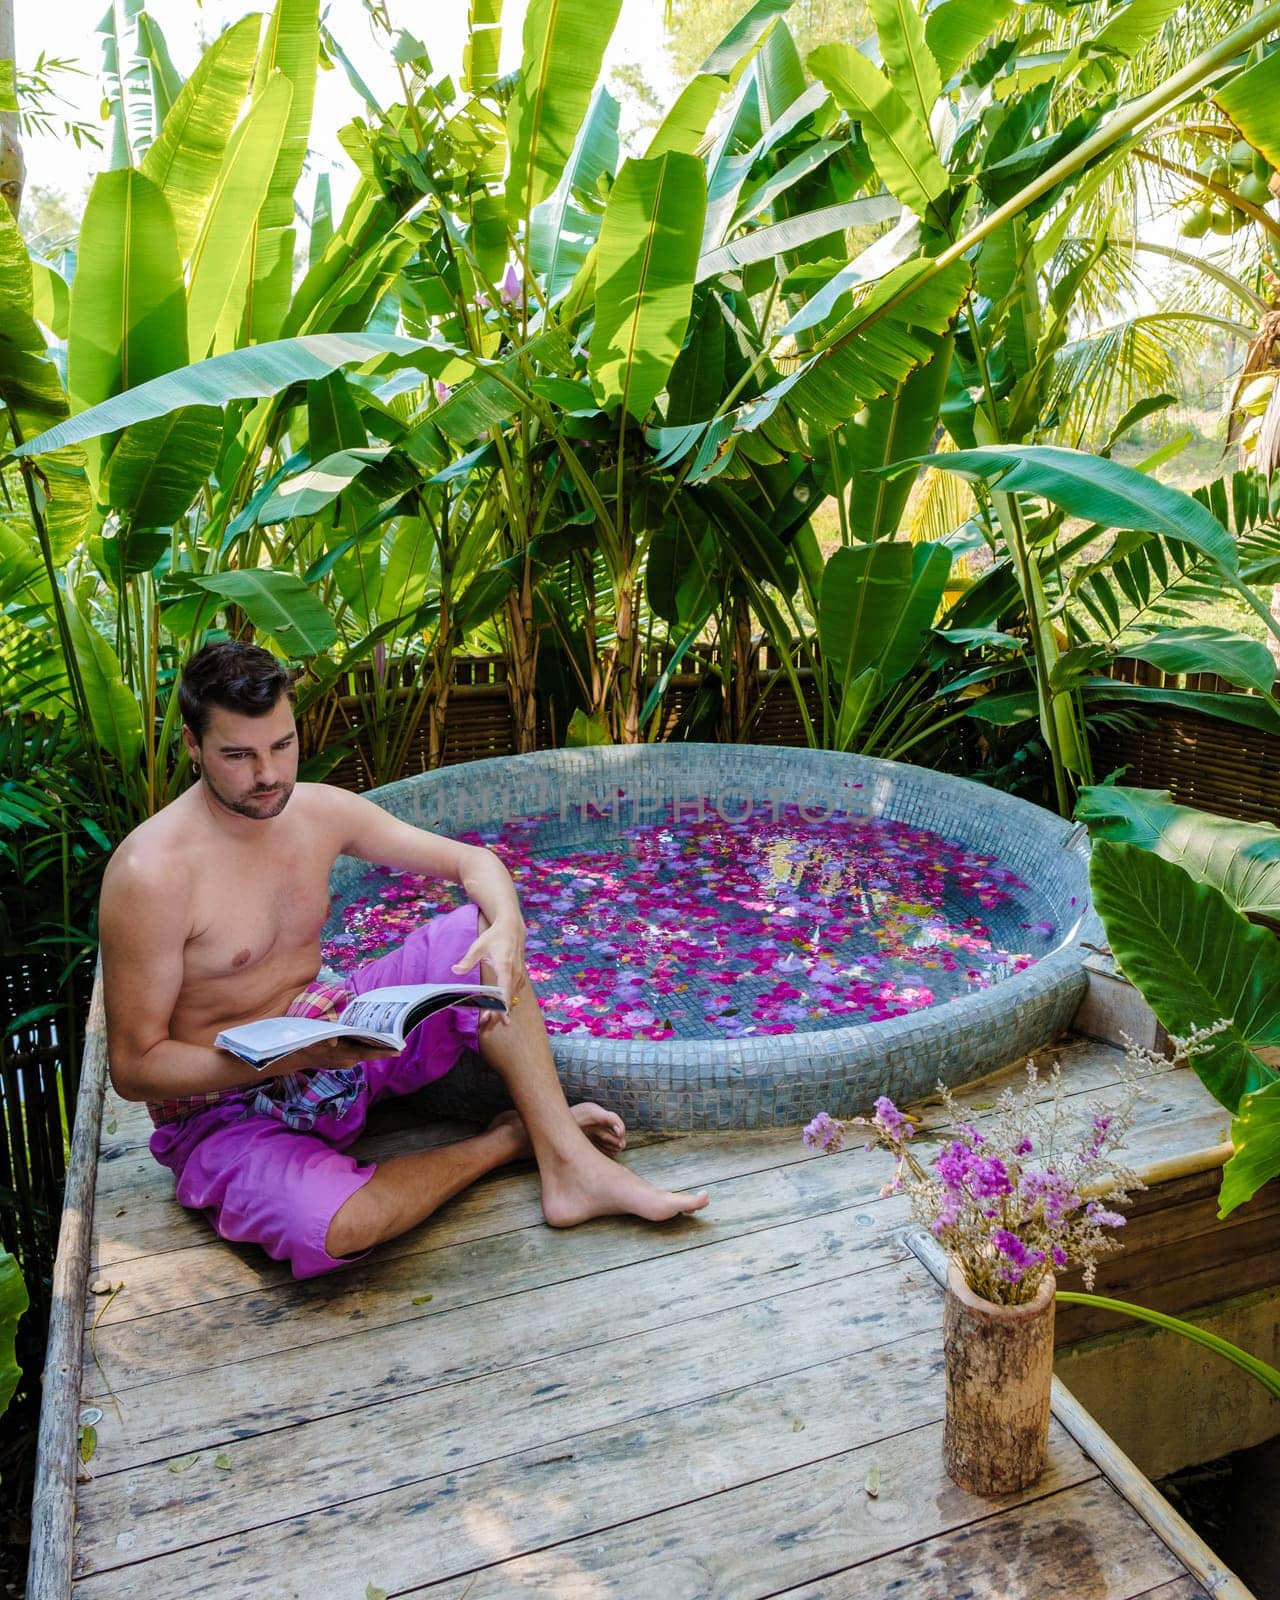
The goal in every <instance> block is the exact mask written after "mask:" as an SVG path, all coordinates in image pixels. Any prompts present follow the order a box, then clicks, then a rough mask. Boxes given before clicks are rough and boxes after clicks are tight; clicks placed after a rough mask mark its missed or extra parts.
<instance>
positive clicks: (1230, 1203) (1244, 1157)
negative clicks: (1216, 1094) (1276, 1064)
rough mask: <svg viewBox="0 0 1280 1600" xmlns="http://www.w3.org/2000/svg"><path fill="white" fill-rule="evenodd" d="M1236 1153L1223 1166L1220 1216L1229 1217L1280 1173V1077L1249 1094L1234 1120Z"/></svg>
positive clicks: (1232, 1124) (1232, 1127) (1233, 1132)
mask: <svg viewBox="0 0 1280 1600" xmlns="http://www.w3.org/2000/svg"><path fill="white" fill-rule="evenodd" d="M1231 1143H1232V1146H1233V1147H1234V1154H1233V1155H1232V1157H1231V1160H1230V1161H1228V1162H1227V1164H1226V1166H1225V1167H1223V1169H1222V1188H1221V1189H1220V1190H1219V1191H1218V1215H1219V1217H1225V1216H1228V1215H1229V1214H1230V1213H1231V1212H1232V1211H1234V1210H1235V1208H1236V1207H1237V1206H1240V1205H1243V1204H1244V1202H1245V1201H1246V1200H1249V1199H1251V1198H1252V1197H1253V1196H1254V1195H1255V1194H1257V1192H1258V1190H1259V1189H1261V1188H1262V1186H1263V1184H1264V1183H1269V1182H1270V1181H1271V1179H1272V1178H1274V1177H1277V1176H1280V1079H1278V1080H1277V1081H1276V1082H1275V1083H1269V1084H1267V1085H1266V1087H1265V1088H1263V1089H1259V1090H1257V1091H1256V1092H1255V1093H1253V1094H1247V1095H1245V1097H1244V1099H1243V1100H1242V1101H1241V1102H1240V1111H1239V1114H1238V1115H1237V1116H1235V1117H1234V1118H1233V1119H1232V1122H1231Z"/></svg>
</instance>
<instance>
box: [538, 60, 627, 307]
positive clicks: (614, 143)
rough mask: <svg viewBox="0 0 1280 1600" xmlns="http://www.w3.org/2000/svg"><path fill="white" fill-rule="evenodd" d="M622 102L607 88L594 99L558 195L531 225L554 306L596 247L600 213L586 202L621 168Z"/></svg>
mask: <svg viewBox="0 0 1280 1600" xmlns="http://www.w3.org/2000/svg"><path fill="white" fill-rule="evenodd" d="M618 111H619V106H618V102H617V100H615V99H614V97H613V96H612V95H611V94H610V93H609V91H608V89H606V88H605V87H604V85H603V84H602V85H601V86H600V87H599V88H598V89H597V90H596V92H595V94H594V95H593V96H592V99H591V106H590V109H589V110H588V112H587V114H586V116H585V117H584V118H583V120H582V126H581V127H580V128H579V129H578V134H577V137H576V138H575V140H574V142H573V150H572V152H571V154H570V156H569V161H568V165H567V166H566V167H565V169H564V172H563V173H562V174H561V176H560V181H559V183H557V185H556V188H555V193H554V194H552V195H551V196H550V197H549V198H548V199H546V200H544V201H543V202H542V204H541V205H540V206H536V207H535V208H534V211H533V215H532V217H531V218H530V223H529V260H530V261H531V262H532V264H533V270H534V271H535V272H536V273H537V274H538V275H539V277H541V279H542V286H543V294H544V295H545V297H546V299H547V300H548V302H550V303H551V304H554V303H555V302H556V301H557V300H558V299H559V298H560V296H561V295H562V294H563V293H564V292H565V290H567V289H568V287H569V285H570V284H571V283H572V282H573V280H574V278H575V277H576V276H577V274H578V272H579V271H580V270H581V268H582V265H583V263H584V262H585V261H586V259H587V256H588V254H589V252H590V250H591V247H592V245H594V244H595V241H596V235H597V234H598V232H599V230H600V210H599V207H598V204H597V207H596V209H594V210H588V209H587V207H586V206H585V205H584V204H583V199H582V197H585V196H593V195H596V194H597V193H598V191H597V188H596V186H597V184H598V183H599V181H600V179H601V178H602V177H603V176H605V175H606V174H607V175H608V176H609V177H610V178H612V177H613V173H614V169H615V168H616V167H617V164H618Z"/></svg>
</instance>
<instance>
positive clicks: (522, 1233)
mask: <svg viewBox="0 0 1280 1600" xmlns="http://www.w3.org/2000/svg"><path fill="white" fill-rule="evenodd" d="M859 1153H860V1152H859ZM883 1176H884V1174H883V1173H879V1172H875V1171H873V1170H872V1169H871V1166H870V1165H869V1164H867V1163H865V1162H861V1161H858V1160H857V1159H856V1158H855V1157H853V1156H852V1155H851V1156H850V1157H838V1158H836V1159H834V1160H832V1161H828V1162H826V1163H818V1162H808V1163H805V1164H801V1165H797V1166H794V1167H787V1168H781V1169H777V1170H773V1171H769V1172H765V1173H753V1174H750V1175H748V1176H747V1177H745V1178H731V1179H728V1180H726V1181H725V1182H723V1183H719V1184H716V1185H714V1187H713V1190H712V1192H713V1195H714V1198H715V1205H714V1208H710V1207H709V1208H708V1210H707V1211H706V1212H705V1213H702V1214H701V1215H698V1216H694V1217H692V1218H688V1219H677V1220H675V1221H673V1222H671V1223H669V1224H664V1225H662V1226H655V1225H653V1224H651V1223H645V1222H641V1221H639V1220H637V1219H634V1218H609V1219H604V1220H601V1221H598V1222H594V1223H591V1224H588V1225H585V1226H583V1227H582V1228H579V1229H575V1230H573V1231H572V1232H570V1231H567V1230H550V1229H547V1228H545V1227H542V1226H537V1227H532V1226H524V1227H515V1228H512V1229H510V1230H509V1231H506V1232H503V1233H493V1234H489V1235H487V1236H482V1237H480V1238H477V1239H467V1238H463V1239H461V1240H459V1241H458V1242H456V1243H447V1244H442V1245H441V1246H439V1247H437V1248H434V1249H422V1250H419V1251H418V1252H416V1253H414V1254H412V1255H402V1256H383V1255H381V1254H379V1255H378V1256H375V1257H373V1258H371V1259H370V1260H368V1261H366V1262H364V1263H362V1264H361V1265H360V1266H359V1267H358V1268H357V1269H355V1270H352V1271H348V1272H344V1273H340V1274H334V1275H332V1276H327V1277H324V1278H320V1279H311V1280H308V1281H307V1282H304V1283H299V1284H293V1283H290V1284H289V1285H288V1289H287V1292H283V1293H282V1292H280V1290H279V1289H277V1288H276V1287H274V1286H271V1287H269V1288H267V1289H266V1290H265V1291H264V1292H263V1293H261V1294H255V1295H241V1296H237V1297H231V1298H220V1299H214V1300H210V1301H204V1302H200V1303H197V1304H193V1305H188V1306H179V1307H174V1308H172V1310H173V1311H174V1312H175V1313H179V1314H180V1326H181V1328H182V1330H183V1339H184V1341H185V1342H186V1343H189V1344H192V1345H193V1347H192V1348H191V1349H190V1350H189V1352H188V1354H187V1356H186V1357H185V1358H184V1357H183V1355H182V1353H181V1352H180V1351H173V1352H171V1354H170V1362H169V1364H168V1365H167V1366H159V1365H158V1364H157V1355H156V1349H155V1346H156V1330H157V1328H159V1327H161V1326H163V1325H162V1324H160V1323H158V1322H157V1321H156V1315H157V1312H158V1311H163V1312H165V1313H168V1312H169V1310H170V1309H171V1308H169V1307H167V1306H165V1305H164V1303H163V1299H161V1304H160V1306H159V1307H158V1308H157V1307H156V1305H155V1300H156V1299H157V1298H161V1297H162V1296H167V1295H169V1294H170V1293H171V1292H172V1288H171V1284H170V1280H169V1277H168V1275H167V1274H160V1275H157V1274H156V1263H155V1261H154V1259H152V1258H141V1259H139V1260H138V1261H135V1262H132V1263H130V1265H129V1267H128V1268H127V1269H125V1268H122V1269H120V1275H119V1280H118V1281H122V1282H123V1283H124V1285H125V1287H124V1289H123V1290H122V1291H121V1292H120V1294H119V1295H117V1296H116V1299H115V1301H113V1302H112V1305H111V1307H110V1308H109V1310H108V1311H107V1314H106V1315H105V1316H104V1318H103V1321H102V1323H101V1325H100V1327H99V1333H98V1348H99V1351H100V1352H102V1353H103V1359H104V1361H105V1359H106V1354H105V1353H106V1352H107V1351H111V1352H112V1353H113V1355H114V1356H115V1358H116V1360H117V1361H118V1362H119V1363H120V1364H121V1366H120V1371H119V1374H118V1377H113V1379H112V1383H113V1387H115V1388H117V1389H120V1388H122V1387H129V1386H132V1385H133V1384H135V1383H138V1382H142V1381H146V1380H147V1379H148V1378H150V1377H152V1376H155V1375H157V1373H159V1372H167V1373H169V1374H170V1375H172V1374H175V1373H177V1372H179V1371H182V1370H191V1371H198V1370H203V1369H205V1368H206V1367H208V1366H211V1365H215V1364H217V1362H218V1361H219V1360H220V1359H222V1360H228V1359H229V1360H246V1359H249V1358H251V1357H253V1356H255V1355H259V1354H262V1353H263V1352H265V1351H266V1350H269V1349H279V1348H283V1347H285V1346H287V1345H289V1344H313V1343H314V1342H315V1341H316V1340H317V1339H319V1338H321V1337H324V1336H325V1334H327V1333H330V1332H343V1331H346V1330H347V1329H349V1327H350V1326H351V1324H352V1322H353V1321H355V1322H359V1324H360V1326H361V1327H362V1328H365V1329H368V1328H371V1327H376V1326H379V1325H380V1324H382V1323H384V1322H387V1321H400V1320H403V1317H404V1309H403V1308H404V1306H405V1304H407V1303H408V1302H409V1301H410V1300H411V1299H412V1298H413V1296H414V1295H419V1294H424V1293H431V1294H433V1295H435V1296H436V1302H435V1305H436V1306H437V1307H438V1308H440V1309H443V1306H444V1305H458V1304H464V1303H479V1302H481V1301H484V1300H488V1299H492V1298H494V1297H505V1296H509V1295H511V1294H513V1293H515V1292H517V1291H519V1290H521V1289H524V1288H531V1287H534V1286H536V1285H539V1284H547V1283H552V1282H556V1281H558V1280H565V1279H571V1278H578V1277H582V1276H585V1275H587V1274H590V1273H593V1272H599V1271H603V1270H607V1269H612V1268H615V1267H618V1266H623V1265H627V1264H630V1263H633V1262H637V1261H642V1260H653V1259H656V1258H660V1257H663V1256H666V1255H668V1254H675V1253H679V1252H681V1251H685V1250H699V1249H705V1248H706V1247H707V1246H708V1245H711V1244H715V1243H718V1242H723V1241H727V1240H730V1239H734V1238H738V1237H740V1236H742V1235H745V1234H751V1233H756V1232H760V1231H761V1230H765V1229H776V1228H778V1227H780V1226H783V1225H785V1224H787V1223H789V1222H796V1221H800V1220H802V1219H804V1218H810V1217H820V1216H824V1215H829V1214H836V1213H839V1212H842V1211H844V1210H846V1209H847V1208H849V1207H850V1206H854V1207H867V1206H872V1205H875V1204H878V1202H879V1198H880V1197H879V1187H878V1184H879V1180H880V1179H882V1178H883ZM506 1181H507V1184H508V1186H510V1187H511V1188H516V1187H517V1186H519V1189H520V1190H522V1191H524V1193H525V1194H526V1195H527V1196H528V1197H530V1203H532V1204H534V1205H536V1179H534V1178H533V1177H532V1176H529V1177H526V1178H524V1179H523V1180H521V1179H519V1178H510V1179H508V1180H506ZM496 1187H497V1186H496V1185H489V1186H488V1188H489V1189H493V1188H496ZM485 1192H486V1191H485V1190H479V1189H478V1190H477V1191H476V1192H475V1194H474V1195H473V1196H472V1201H471V1203H472V1205H473V1206H474V1205H478V1204H480V1203H482V1200H483V1197H484V1194H485ZM502 1200H503V1196H501V1195H500V1194H494V1195H492V1196H491V1198H490V1204H492V1205H495V1206H498V1205H501V1203H502ZM858 1226H860V1227H862V1228H867V1227H870V1226H871V1220H870V1214H869V1215H868V1220H867V1221H865V1222H862V1223H860V1224H858ZM200 1259H201V1260H204V1259H206V1258H205V1257H203V1256H202V1257H200ZM130 1298H132V1300H133V1302H134V1305H133V1306H132V1307H131V1309H133V1310H134V1311H135V1315H133V1316H130V1317H124V1316H114V1315H112V1313H113V1312H114V1311H115V1307H116V1304H118V1302H119V1301H121V1300H126V1299H130ZM139 1309H140V1310H141V1311H143V1312H147V1313H150V1314H148V1315H137V1314H136V1312H137V1311H138V1310H139ZM224 1337H225V1344H224ZM224 1349H225V1354H224V1353H223V1351H224ZM130 1350H132V1351H134V1352H136V1356H135V1359H136V1361H137V1362H138V1363H139V1364H138V1365H137V1366H133V1365H131V1364H130V1362H129V1360H128V1358H127V1357H126V1355H125V1352H127V1351H130Z"/></svg>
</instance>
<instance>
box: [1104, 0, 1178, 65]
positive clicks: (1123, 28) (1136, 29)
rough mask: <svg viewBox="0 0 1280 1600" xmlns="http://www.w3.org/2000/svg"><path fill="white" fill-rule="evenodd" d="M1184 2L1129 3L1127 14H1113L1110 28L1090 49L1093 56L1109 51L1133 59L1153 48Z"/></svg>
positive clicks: (1143, 0) (1149, 0) (1132, 0)
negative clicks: (1153, 44) (1160, 33)
mask: <svg viewBox="0 0 1280 1600" xmlns="http://www.w3.org/2000/svg"><path fill="white" fill-rule="evenodd" d="M1181 3H1182V0H1129V4H1128V5H1127V6H1125V8H1124V10H1123V11H1113V12H1112V14H1111V15H1110V16H1109V17H1108V19H1107V24H1106V26H1105V27H1104V28H1103V29H1102V30H1101V31H1100V32H1099V33H1098V34H1097V35H1096V36H1095V38H1094V39H1093V41H1092V42H1091V44H1090V45H1089V46H1088V49H1089V52H1090V54H1093V53H1094V52H1096V51H1099V50H1106V51H1109V52H1111V53H1112V54H1114V55H1118V56H1133V55H1136V54H1137V53H1138V52H1139V51H1140V50H1142V49H1144V48H1145V47H1146V46H1148V45H1150V43H1151V41H1152V40H1153V39H1154V38H1155V37H1156V35H1157V34H1158V33H1159V32H1160V29H1161V27H1162V26H1163V25H1164V24H1165V23H1166V22H1167V21H1168V20H1169V18H1170V17H1171V16H1172V15H1173V14H1174V12H1175V11H1176V10H1177V9H1178V7H1179V5H1180V4H1181Z"/></svg>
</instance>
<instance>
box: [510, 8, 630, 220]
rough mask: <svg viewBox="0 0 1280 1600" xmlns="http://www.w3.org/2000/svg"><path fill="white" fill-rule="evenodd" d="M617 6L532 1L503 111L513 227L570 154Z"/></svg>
mask: <svg viewBox="0 0 1280 1600" xmlns="http://www.w3.org/2000/svg"><path fill="white" fill-rule="evenodd" d="M621 4H622V0H529V9H528V10H527V11H526V12H525V19H524V56H523V60H522V61H521V63H520V76H519V78H518V79H517V81H516V88H515V93H514V95H513V96H512V98H511V104H510V107H509V109H508V112H507V143H508V145H509V146H510V151H511V159H510V165H509V167H508V169H507V188H506V193H507V215H508V217H509V218H510V219H511V223H512V226H513V227H514V226H515V225H516V224H517V223H519V222H521V221H523V220H525V219H526V218H528V217H529V215H530V214H531V213H532V211H533V208H534V206H536V205H537V204H538V203H539V201H541V200H544V199H545V198H546V197H547V195H549V194H550V193H551V191H552V189H554V188H555V185H556V183H557V181H558V180H559V177H560V174H561V173H562V172H563V171H564V168H565V163H566V162H567V161H568V160H569V157H570V155H571V153H572V151H573V146H574V141H575V139H576V138H577V134H578V129H579V127H580V125H581V123H582V119H583V117H584V116H585V115H586V110H587V106H588V105H589V103H590V100H591V92H592V90H593V89H594V88H595V84H596V80H597V78H598V77H599V76H600V67H601V64H602V62H603V60H604V52H605V46H606V45H607V44H608V43H609V40H610V38H611V37H612V35H613V30H614V28H615V26H616V25H617V21H618V12H619V10H620V9H621Z"/></svg>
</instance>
